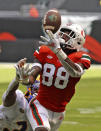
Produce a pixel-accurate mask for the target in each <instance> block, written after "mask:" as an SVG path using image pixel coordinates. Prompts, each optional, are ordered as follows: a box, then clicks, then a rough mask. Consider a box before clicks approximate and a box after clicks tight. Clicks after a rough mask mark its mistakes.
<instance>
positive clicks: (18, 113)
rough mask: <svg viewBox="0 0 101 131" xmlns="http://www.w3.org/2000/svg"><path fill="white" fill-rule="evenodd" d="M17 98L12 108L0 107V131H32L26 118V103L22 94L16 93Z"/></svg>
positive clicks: (18, 91)
mask: <svg viewBox="0 0 101 131" xmlns="http://www.w3.org/2000/svg"><path fill="white" fill-rule="evenodd" d="M16 94H17V98H16V102H15V104H14V105H13V106H10V107H5V106H3V105H0V131H32V128H31V126H30V123H29V121H28V120H27V118H26V110H27V107H28V102H27V100H26V99H25V97H24V94H23V93H22V92H21V91H20V90H17V91H16Z"/></svg>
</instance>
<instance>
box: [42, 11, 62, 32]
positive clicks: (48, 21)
mask: <svg viewBox="0 0 101 131" xmlns="http://www.w3.org/2000/svg"><path fill="white" fill-rule="evenodd" d="M42 24H43V28H44V30H51V31H52V32H53V34H55V33H56V32H57V31H58V29H59V28H60V25H61V15H60V13H59V11H58V10H57V9H51V10H48V11H47V12H46V13H45V15H44V18H43V23H42Z"/></svg>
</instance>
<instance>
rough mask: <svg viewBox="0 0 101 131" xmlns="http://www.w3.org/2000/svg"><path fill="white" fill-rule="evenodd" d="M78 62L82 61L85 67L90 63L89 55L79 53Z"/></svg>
mask: <svg viewBox="0 0 101 131" xmlns="http://www.w3.org/2000/svg"><path fill="white" fill-rule="evenodd" d="M78 62H80V63H82V64H83V65H84V67H85V68H86V69H88V68H89V67H90V65H91V57H90V56H89V54H87V53H81V57H80V59H79V60H78Z"/></svg>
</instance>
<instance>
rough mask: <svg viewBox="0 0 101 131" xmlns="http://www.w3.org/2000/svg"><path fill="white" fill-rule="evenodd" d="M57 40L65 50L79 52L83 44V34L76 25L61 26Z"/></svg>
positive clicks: (80, 28) (81, 29)
mask: <svg viewBox="0 0 101 131" xmlns="http://www.w3.org/2000/svg"><path fill="white" fill-rule="evenodd" d="M66 37H67V38H66ZM58 38H59V39H60V42H61V43H63V46H64V47H65V48H68V49H76V50H80V48H82V47H83V44H84V43H85V32H84V30H83V28H82V27H81V26H80V25H78V24H67V25H62V26H61V27H60V30H59V32H58Z"/></svg>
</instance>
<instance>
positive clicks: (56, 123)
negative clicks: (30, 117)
mask: <svg viewBox="0 0 101 131" xmlns="http://www.w3.org/2000/svg"><path fill="white" fill-rule="evenodd" d="M64 116H65V112H61V113H57V112H52V111H49V118H50V119H49V123H50V127H51V131H58V129H59V127H60V125H61V123H62V121H63V120H64Z"/></svg>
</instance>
